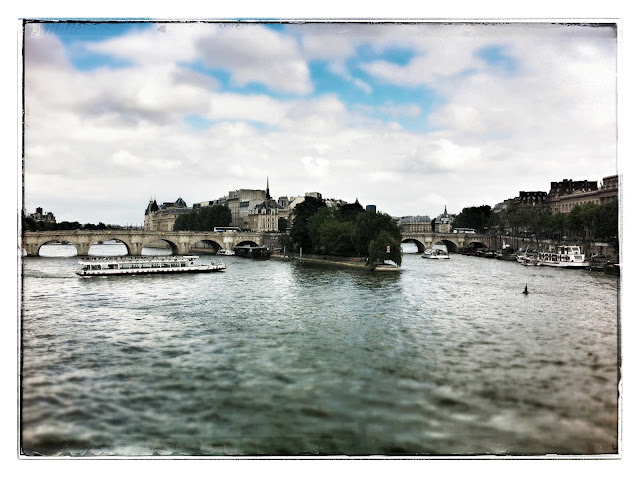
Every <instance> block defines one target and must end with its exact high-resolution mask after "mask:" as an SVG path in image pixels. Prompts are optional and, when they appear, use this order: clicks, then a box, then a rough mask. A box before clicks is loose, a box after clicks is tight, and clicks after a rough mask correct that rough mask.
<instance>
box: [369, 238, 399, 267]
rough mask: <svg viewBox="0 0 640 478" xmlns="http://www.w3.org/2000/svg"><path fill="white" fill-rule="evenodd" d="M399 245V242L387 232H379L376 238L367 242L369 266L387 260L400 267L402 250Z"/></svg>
mask: <svg viewBox="0 0 640 478" xmlns="http://www.w3.org/2000/svg"><path fill="white" fill-rule="evenodd" d="M400 244H401V242H400V241H399V240H397V239H396V238H395V237H394V236H393V234H391V233H390V232H389V231H386V230H381V231H380V233H379V234H378V236H377V237H376V238H375V239H373V240H372V241H370V242H369V248H368V252H369V264H375V263H376V262H383V261H385V260H387V259H389V260H392V261H393V262H395V263H396V264H398V266H400V265H401V264H402V248H401V246H400ZM387 250H388V251H389V252H387Z"/></svg>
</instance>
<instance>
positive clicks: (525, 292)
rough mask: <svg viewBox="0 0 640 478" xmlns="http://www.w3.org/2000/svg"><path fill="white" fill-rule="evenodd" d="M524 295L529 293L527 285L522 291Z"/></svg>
mask: <svg viewBox="0 0 640 478" xmlns="http://www.w3.org/2000/svg"><path fill="white" fill-rule="evenodd" d="M522 293H523V294H528V293H529V291H528V290H527V284H525V285H524V290H523V291H522Z"/></svg>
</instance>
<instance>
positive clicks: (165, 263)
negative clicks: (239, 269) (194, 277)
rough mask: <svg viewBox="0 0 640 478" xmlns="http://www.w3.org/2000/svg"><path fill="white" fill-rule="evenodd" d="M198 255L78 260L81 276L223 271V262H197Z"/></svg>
mask: <svg viewBox="0 0 640 478" xmlns="http://www.w3.org/2000/svg"><path fill="white" fill-rule="evenodd" d="M196 259H198V256H161V257H132V256H127V257H89V258H86V259H81V260H80V261H78V266H79V267H78V270H77V271H76V274H78V275H79V276H111V275H132V274H177V273H185V272H222V271H224V270H225V269H226V268H227V266H226V265H225V264H224V263H222V262H212V263H211V264H196V262H195V260H196Z"/></svg>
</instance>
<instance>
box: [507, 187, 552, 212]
mask: <svg viewBox="0 0 640 478" xmlns="http://www.w3.org/2000/svg"><path fill="white" fill-rule="evenodd" d="M547 196H548V194H547V193H546V192H543V191H520V195H519V196H516V197H515V198H513V199H511V204H510V205H511V206H515V207H531V208H533V207H544V206H546V205H547Z"/></svg>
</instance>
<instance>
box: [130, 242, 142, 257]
mask: <svg viewBox="0 0 640 478" xmlns="http://www.w3.org/2000/svg"><path fill="white" fill-rule="evenodd" d="M129 254H130V255H132V256H141V255H142V242H135V241H132V242H131V243H130V244H129Z"/></svg>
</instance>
